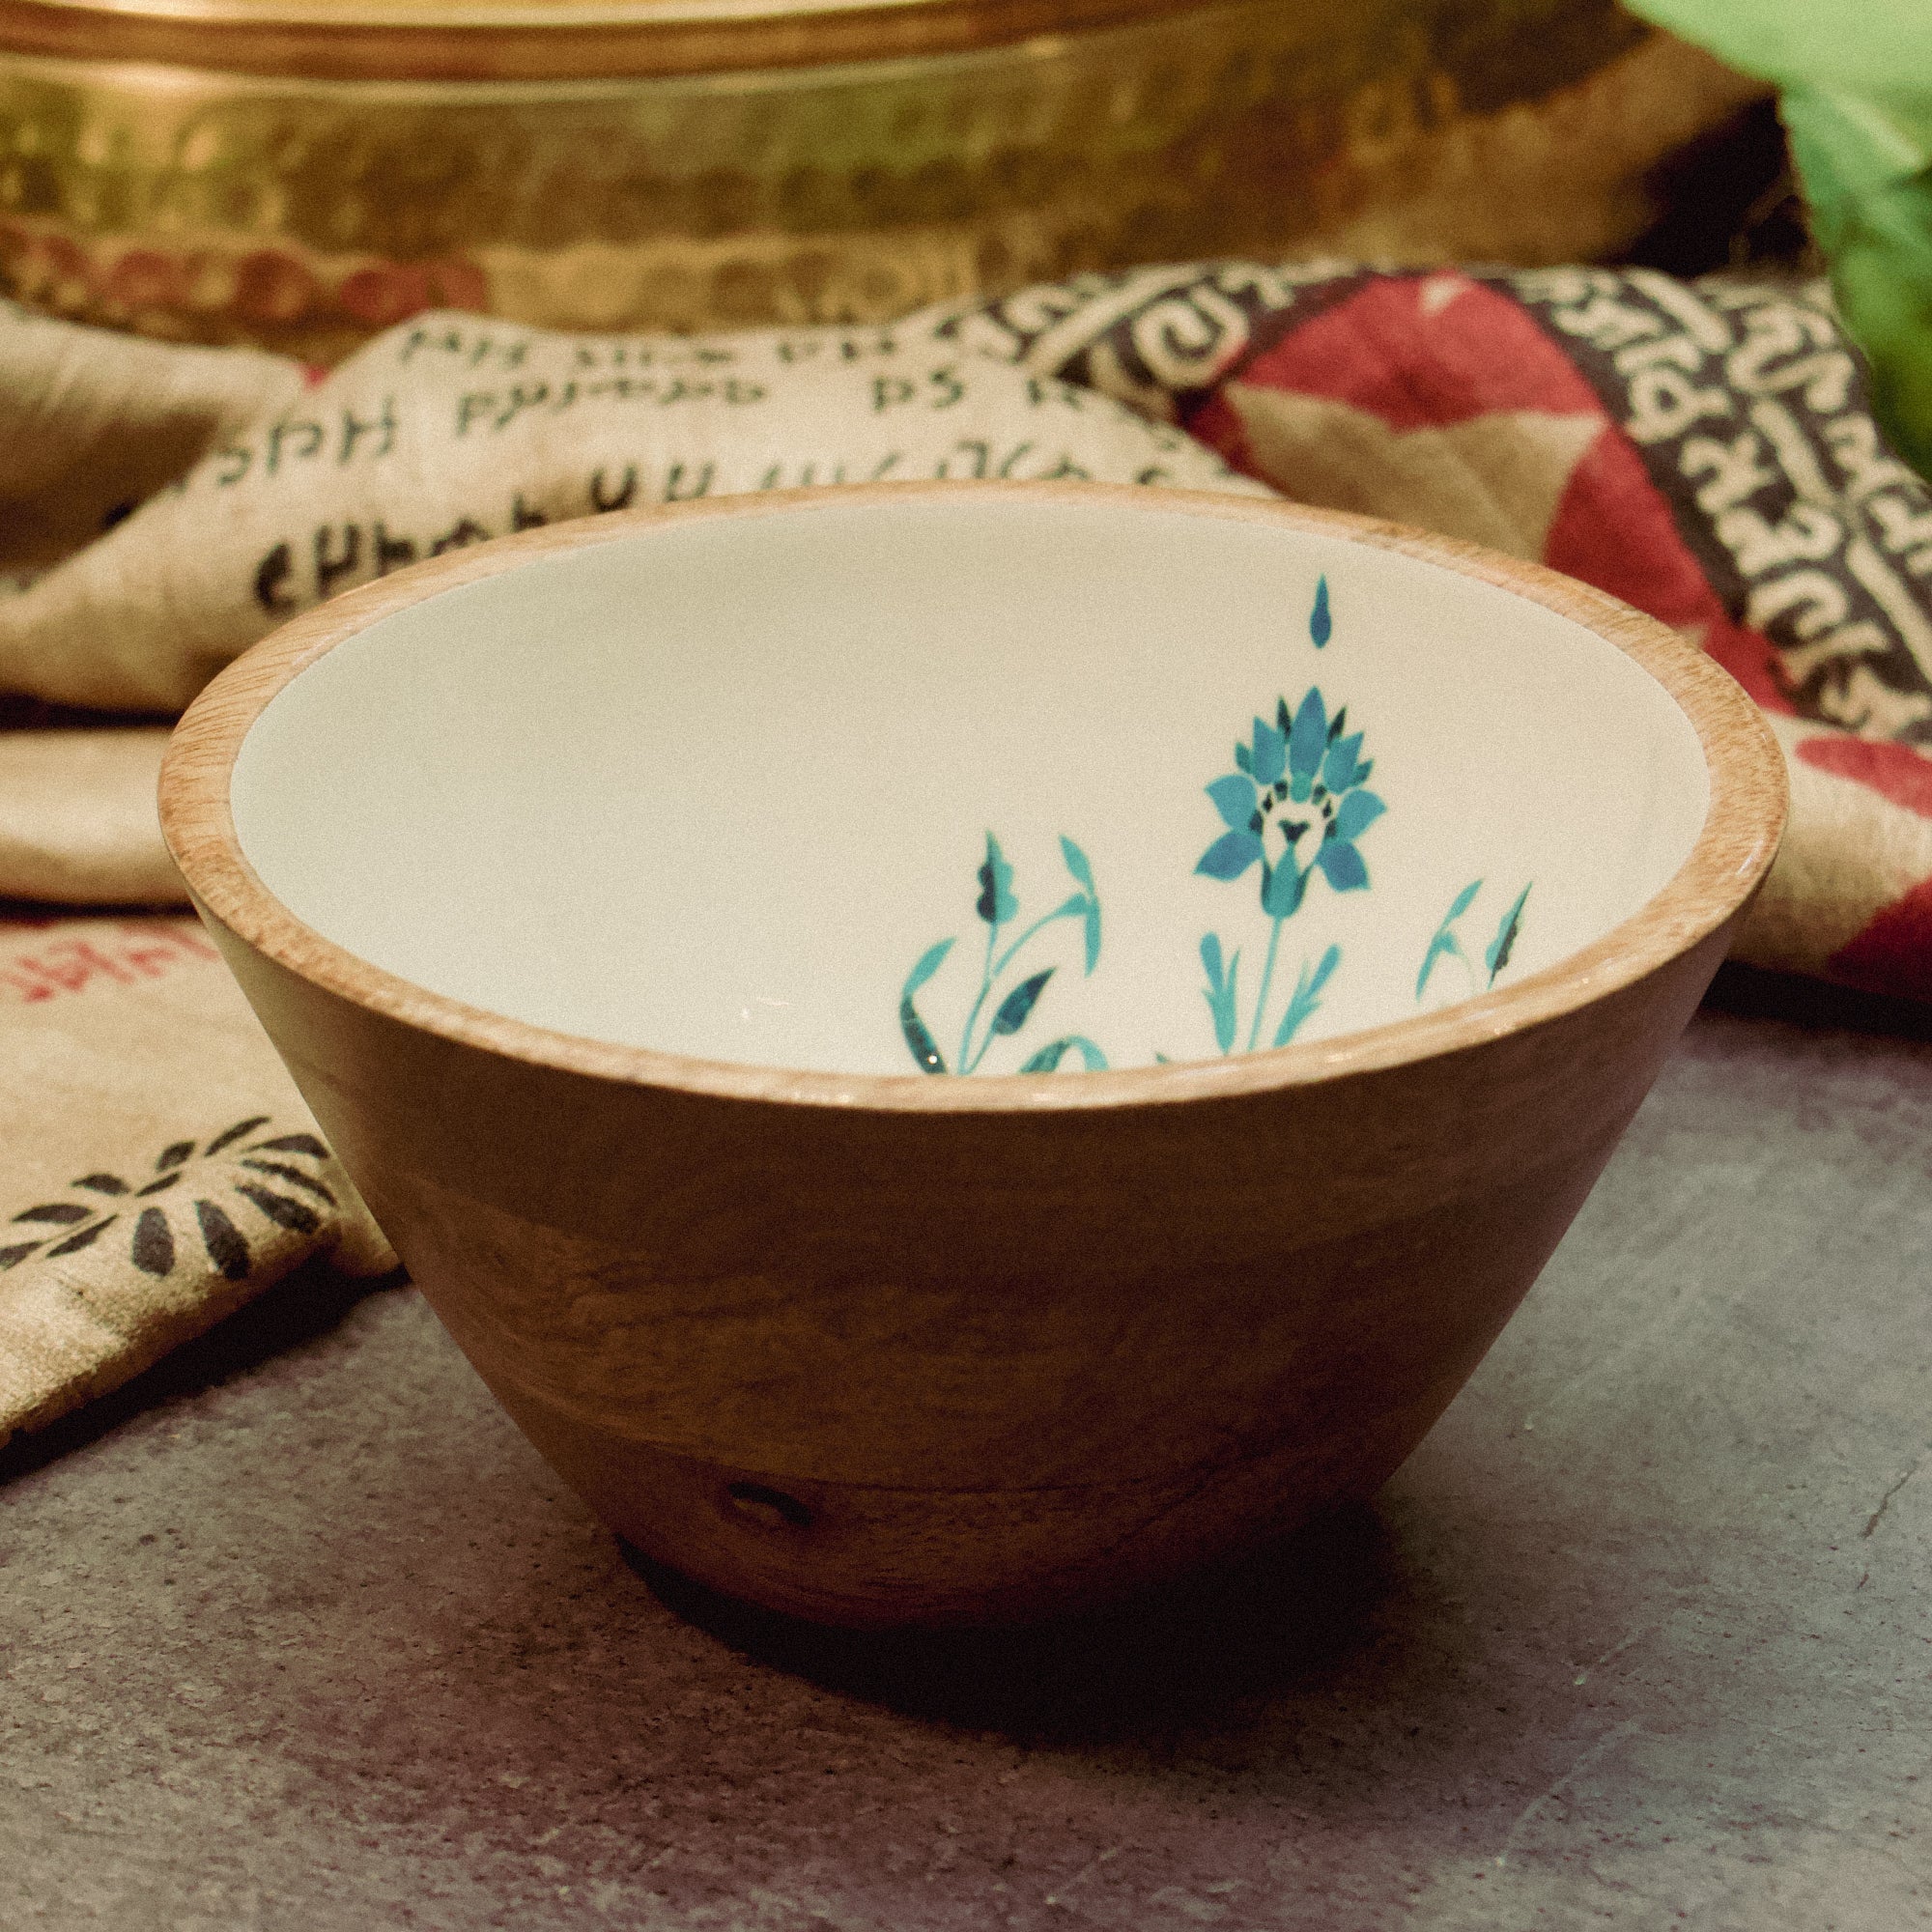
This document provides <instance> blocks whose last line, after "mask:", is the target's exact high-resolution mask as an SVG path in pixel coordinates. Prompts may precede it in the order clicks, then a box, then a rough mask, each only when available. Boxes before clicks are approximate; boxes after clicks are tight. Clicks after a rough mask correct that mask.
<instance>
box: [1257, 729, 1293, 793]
mask: <svg viewBox="0 0 1932 1932" xmlns="http://www.w3.org/2000/svg"><path fill="white" fill-rule="evenodd" d="M1287 759H1288V741H1287V739H1286V738H1284V737H1283V736H1282V734H1281V732H1280V731H1278V730H1277V729H1276V728H1275V727H1274V726H1273V725H1264V724H1263V723H1262V721H1261V720H1260V719H1259V718H1257V719H1256V720H1255V782H1256V783H1257V784H1264V785H1271V784H1273V783H1274V781H1276V780H1277V779H1278V778H1280V777H1281V775H1282V773H1283V772H1284V771H1285V770H1286V769H1287Z"/></svg>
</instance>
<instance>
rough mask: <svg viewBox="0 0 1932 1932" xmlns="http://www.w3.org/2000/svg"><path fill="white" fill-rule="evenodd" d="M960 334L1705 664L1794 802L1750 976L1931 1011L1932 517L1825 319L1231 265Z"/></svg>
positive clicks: (1567, 285) (1093, 287)
mask: <svg viewBox="0 0 1932 1932" xmlns="http://www.w3.org/2000/svg"><path fill="white" fill-rule="evenodd" d="M1110 310H1111V313H1108V311H1110ZM961 327H962V330H964V329H967V328H970V329H971V330H972V331H973V333H974V334H975V336H976V338H978V339H979V340H980V341H981V342H982V343H988V344H989V346H990V345H992V344H997V346H998V347H999V348H1000V350H1001V352H1002V353H1004V354H1007V355H1010V356H1012V357H1013V358H1014V359H1015V360H1018V361H1021V362H1023V363H1026V364H1028V365H1029V366H1031V367H1033V368H1034V369H1035V370H1036V371H1037V373H1040V374H1046V373H1052V374H1055V375H1059V376H1061V377H1064V378H1067V379H1070V380H1072V381H1075V382H1080V383H1083V384H1089V385H1091V386H1093V387H1095V388H1098V389H1102V390H1105V391H1107V392H1109V393H1111V394H1113V395H1115V396H1117V397H1119V398H1121V399H1122V401H1125V402H1128V403H1130V404H1132V405H1133V406H1134V407H1136V408H1138V409H1141V410H1143V411H1146V412H1150V413H1156V414H1159V415H1162V416H1165V417H1166V418H1167V419H1168V420H1170V421H1173V422H1176V423H1179V425H1181V426H1182V427H1184V428H1186V429H1187V430H1189V431H1191V432H1192V433H1193V434H1194V435H1195V436H1197V437H1200V438H1201V439H1203V440H1205V441H1207V442H1208V443H1210V444H1212V445H1213V446H1214V447H1215V448H1216V449H1217V450H1219V451H1220V452H1221V453H1222V454H1223V455H1224V456H1225V457H1226V458H1227V459H1228V460H1229V461H1230V462H1231V463H1232V464H1234V465H1235V466H1236V468H1237V469H1242V470H1245V471H1246V472H1248V473H1249V474H1251V475H1254V476H1256V477H1259V478H1261V479H1262V480H1263V481H1264V482H1266V483H1269V484H1271V485H1272V486H1274V487H1275V488H1276V489H1279V490H1281V491H1282V492H1284V493H1285V494H1286V495H1288V496H1290V497H1295V498H1297V499H1299V500H1301V501H1304V502H1311V503H1320V504H1324V505H1327V506H1329V507H1333V508H1338V509H1347V510H1354V511H1359V512H1361V513H1364V514H1367V515H1371V516H1378V517H1385V518H1389V519H1392V520H1395V521H1398V522H1402V523H1408V524H1414V525H1417V526H1421V527H1424V528H1428V529H1434V530H1439V531H1444V532H1446V533H1448V534H1451V535H1455V536H1461V537H1466V538H1468V539H1470V540H1472V541H1475V542H1480V543H1485V544H1488V545H1490V546H1492V547H1493V548H1495V549H1498V550H1502V551H1505V552H1508V553H1510V554H1515V555H1518V556H1524V557H1531V558H1535V559H1537V560H1539V561H1541V562H1544V563H1547V564H1548V565H1550V566H1551V567H1552V568H1554V569H1557V570H1561V571H1565V572H1567V573H1569V574H1570V575H1572V576H1574V577H1578V578H1581V579H1582V580H1583V581H1584V582H1589V583H1593V584H1595V585H1597V586H1598V587H1599V588H1601V589H1604V590H1606V591H1609V592H1610V593H1611V594H1613V595H1614V596H1617V597H1620V598H1622V599H1624V600H1625V601H1626V602H1628V603H1630V604H1633V605H1634V606H1635V607H1636V608H1638V609H1639V610H1642V611H1649V612H1650V613H1651V614H1652V615H1654V616H1656V617H1659V618H1661V619H1662V620H1663V621H1664V622H1665V623H1667V624H1670V625H1672V626H1673V627H1675V628H1676V629H1678V630H1679V631H1681V632H1683V633H1685V634H1686V635H1687V636H1690V637H1692V638H1694V639H1696V640H1697V641H1698V642H1699V643H1700V644H1701V645H1702V647H1703V648H1704V649H1705V650H1707V651H1708V652H1709V653H1710V654H1711V655H1712V656H1713V657H1714V658H1716V659H1717V660H1718V662H1719V663H1720V664H1721V665H1723V666H1724V668H1726V669H1727V670H1729V671H1730V672H1731V673H1732V674H1733V675H1734V676H1735V677H1736V678H1737V679H1738V680H1739V682H1740V683H1741V684H1743V685H1744V687H1745V688H1746V690H1747V691H1748V692H1749V693H1750V695H1751V696H1753V697H1754V698H1755V699H1756V700H1757V702H1758V703H1759V704H1760V705H1761V706H1762V707H1763V708H1764V709H1765V711H1766V712H1768V713H1770V714H1772V716H1773V718H1774V721H1775V728H1776V730H1777V734H1778V737H1779V740H1780V742H1781V743H1782V744H1783V746H1784V748H1785V752H1786V756H1787V762H1788V766H1789V769H1790V774H1791V780H1792V791H1793V811H1792V821H1791V830H1790V832H1789V834H1788V836H1787V840H1786V849H1785V852H1784V854H1783V855H1782V857H1781V858H1780V861H1779V866H1778V868H1777V872H1776V874H1775V875H1774V878H1773V880H1772V882H1771V884H1770V885H1769V886H1768V888H1767V890H1766V892H1765V894H1764V895H1762V896H1761V898H1760V900H1759V902H1758V904H1757V906H1756V908H1755V909H1754V911H1753V913H1752V916H1751V919H1750V922H1749V924H1748V926H1747V930H1746V932H1745V933H1744V934H1743V935H1742V937H1741V941H1740V945H1739V947H1738V955H1739V956H1742V957H1745V958H1747V959H1750V960H1753V961H1755V962H1756V963H1759V964H1763V965H1768V966H1776V967H1780V968H1785V969H1790V970H1796V971H1801V972H1808V973H1815V974H1821V975H1823V976H1824V977H1827V978H1831V979H1835V980H1841V981H1843V982H1846V983H1849V984H1854V985H1857V986H1860V987H1862V988H1865V989H1868V990H1873V991H1878V992H1884V993H1889V994H1896V995H1904V996H1907V997H1912V998H1917V999H1921V1000H1926V999H1932V492H1928V490H1927V488H1926V485H1925V484H1924V483H1923V482H1922V481H1921V480H1920V479H1919V478H1918V476H1917V475H1916V474H1915V473H1914V472H1913V471H1912V470H1911V469H1908V468H1906V466H1905V465H1904V464H1903V463H1901V462H1900V461H1899V460H1898V459H1897V458H1896V457H1895V456H1893V455H1892V453H1891V452H1890V451H1889V449H1888V448H1887V447H1886V445H1885V443H1884V440H1883V439H1882V438H1881V437H1880V435H1879V433H1878V430H1877V428H1876V426H1875V425H1874V423H1873V421H1872V417H1871V413H1870V410H1869V408H1868V405H1867V401H1866V393H1865V384H1864V375H1863V370H1862V367H1861V363H1860V360H1859V358H1858V356H1857V355H1856V353H1855V352H1854V351H1853V350H1852V349H1851V347H1850V345H1849V344H1848V342H1847V340H1846V338H1845V337H1844V335H1843V333H1842V332H1841V330H1840V329H1839V327H1838V325H1837V323H1836V321H1835V319H1834V318H1833V314H1832V312H1831V309H1830V306H1829V303H1828V302H1827V300H1826V298H1824V297H1823V295H1822V294H1819V293H1815V292H1813V291H1812V290H1810V289H1808V288H1804V287H1799V286H1795V285H1767V284H1765V283H1761V282H1756V283H1753V282H1744V281H1736V280H1730V279H1726V278H1720V277H1713V278H1707V279H1706V280H1703V281H1701V282H1694V283H1686V282H1681V281H1676V280H1673V279H1671V278H1669V277H1667V276H1663V275H1660V274H1654V273H1650V272H1647V271H1643V270H1599V269H1557V270H1536V271H1528V272H1522V271H1519V272H1503V271H1488V270H1479V271H1464V270H1432V271H1422V272H1412V273H1402V274H1385V273H1376V272H1372V271H1365V270H1342V269H1332V268H1331V269H1326V270H1278V269H1262V268H1257V267H1252V266H1248V265H1241V264H1221V265H1207V266H1197V267H1195V268H1192V269H1189V270H1170V271H1142V272H1141V273H1139V274H1138V275H1129V276H1121V277H1113V278H1105V277H1092V278H1087V279H1085V280H1082V281H1078V282H1074V283H1070V284H1067V285H1065V287H1064V288H1062V289H1058V290H1032V291H1029V292H1027V294H1026V295H1025V296H1023V297H1019V298H1014V299H1013V300H1012V301H1010V302H1009V303H1004V304H1001V303H995V304H992V305H991V306H990V307H988V308H986V309H983V310H981V311H980V312H979V313H978V314H976V315H975V316H974V317H973V318H972V320H971V321H970V323H962V324H961ZM989 330H990V331H992V334H991V336H990V337H989V336H988V333H987V332H988V331H989ZM1076 345H1077V347H1076ZM1063 347H1064V348H1065V349H1067V350H1069V351H1071V353H1070V354H1065V355H1063V354H1061V353H1059V352H1060V350H1061V349H1062V348H1063Z"/></svg>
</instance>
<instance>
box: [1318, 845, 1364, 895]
mask: <svg viewBox="0 0 1932 1932" xmlns="http://www.w3.org/2000/svg"><path fill="white" fill-rule="evenodd" d="M1315 863H1316V864H1317V865H1318V866H1320V867H1321V871H1322V876H1323V877H1324V878H1326V879H1327V881H1328V883H1329V884H1330V885H1331V886H1333V887H1334V889H1335V890H1336V891H1337V892H1338V893H1359V892H1361V891H1362V890H1363V888H1364V887H1366V886H1367V885H1368V883H1369V868H1368V867H1367V866H1365V865H1364V864H1363V863H1362V855H1361V854H1360V853H1359V852H1357V851H1356V850H1355V848H1354V847H1353V846H1352V845H1351V844H1350V843H1349V841H1348V840H1347V839H1346V838H1331V839H1329V840H1328V841H1327V842H1326V843H1325V844H1324V845H1323V846H1322V847H1321V851H1319V852H1318V853H1317V854H1316V855H1315Z"/></svg>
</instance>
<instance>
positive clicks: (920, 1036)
mask: <svg viewBox="0 0 1932 1932" xmlns="http://www.w3.org/2000/svg"><path fill="white" fill-rule="evenodd" d="M899 1031H900V1032H901V1033H902V1034H904V1035H905V1043H906V1045H907V1046H909V1047H910V1048H911V1049H912V1057H913V1059H914V1060H915V1061H917V1062H918V1063H919V1068H920V1071H921V1072H922V1073H944V1072H945V1071H946V1056H945V1055H944V1054H943V1053H941V1052H940V1050H939V1042H938V1041H937V1040H936V1039H934V1038H933V1037H932V1035H931V1033H930V1032H929V1031H928V1030H927V1027H926V1024H925V1022H924V1021H923V1019H921V1018H920V1016H919V1009H917V1008H916V1007H915V1006H914V1005H913V1003H912V995H911V994H910V993H907V994H906V995H905V996H904V997H903V998H902V999H901V1000H900V1001H899Z"/></svg>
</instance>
